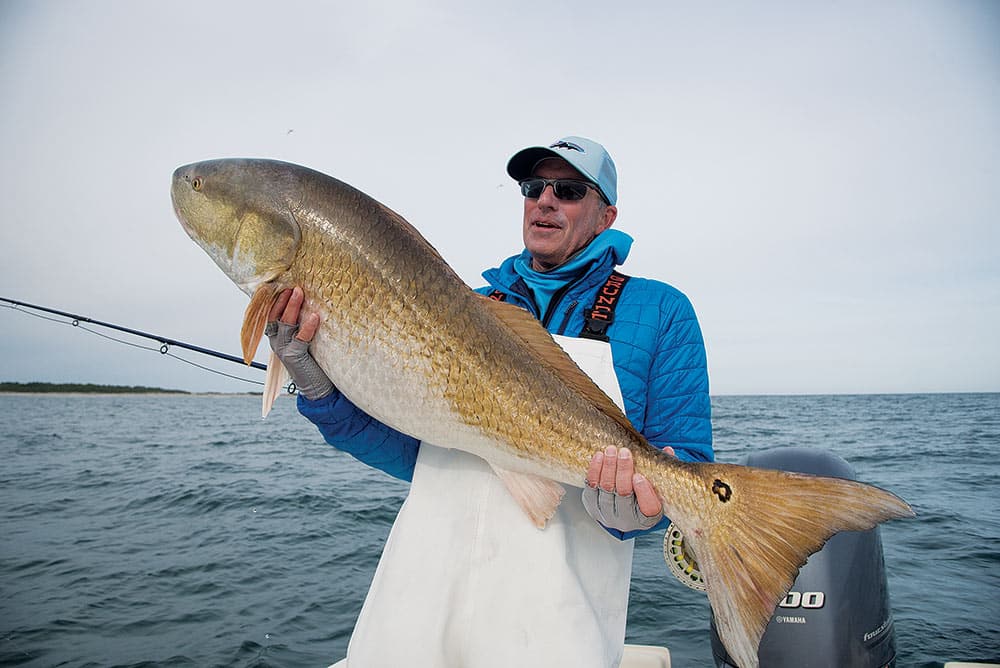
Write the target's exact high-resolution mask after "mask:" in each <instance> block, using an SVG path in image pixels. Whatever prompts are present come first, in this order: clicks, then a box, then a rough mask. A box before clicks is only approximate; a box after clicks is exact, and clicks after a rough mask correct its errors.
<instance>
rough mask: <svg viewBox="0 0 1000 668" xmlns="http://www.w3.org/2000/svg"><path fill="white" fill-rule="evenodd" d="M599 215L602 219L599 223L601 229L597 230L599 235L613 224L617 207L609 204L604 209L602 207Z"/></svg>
mask: <svg viewBox="0 0 1000 668" xmlns="http://www.w3.org/2000/svg"><path fill="white" fill-rule="evenodd" d="M601 215H602V217H603V219H602V221H601V229H600V230H598V234H600V233H601V232H603V231H604V230H606V229H608V228H609V227H611V225H612V224H614V222H615V218H617V217H618V207H616V206H613V205H611V204H609V205H607V206H606V207H604V211H602V212H601Z"/></svg>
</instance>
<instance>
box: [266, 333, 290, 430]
mask: <svg viewBox="0 0 1000 668" xmlns="http://www.w3.org/2000/svg"><path fill="white" fill-rule="evenodd" d="M287 381H288V370H287V369H285V365H284V364H282V363H281V360H280V359H278V356H277V355H276V354H275V353H274V351H273V350H272V351H271V357H270V359H268V361H267V376H266V377H265V378H264V395H263V400H264V401H263V404H262V406H261V409H260V416H261V417H262V418H266V417H267V414H268V413H270V412H271V407H272V406H274V400H275V399H277V398H278V395H279V394H280V393H281V388H282V387H284V385H285V383H286V382H287Z"/></svg>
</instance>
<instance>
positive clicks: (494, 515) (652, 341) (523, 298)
mask: <svg viewBox="0 0 1000 668" xmlns="http://www.w3.org/2000/svg"><path fill="white" fill-rule="evenodd" d="M507 171H508V173H509V174H510V176H511V177H513V178H514V179H515V180H516V181H518V183H519V184H520V185H521V192H522V194H523V195H524V216H523V230H522V232H523V238H524V246H525V250H524V252H522V253H521V254H520V255H518V256H514V257H511V258H508V259H507V260H506V261H504V262H503V263H502V264H501V265H500V267H498V268H496V269H491V270H489V271H487V272H485V273H484V274H483V276H484V277H485V278H486V279H487V281H488V282H489V286H488V287H485V288H482V289H480V292H481V293H482V294H484V295H487V296H489V297H490V298H493V299H498V300H502V301H507V302H509V303H511V304H514V305H516V306H519V307H522V308H525V309H527V310H529V311H530V312H531V313H533V314H534V315H535V316H536V317H537V318H538V319H539V320H540V321H541V323H542V324H543V326H545V327H546V329H548V330H549V332H550V333H552V334H553V335H554V336H555V337H556V339H557V341H558V342H559V343H560V345H562V346H563V348H564V349H565V350H566V351H567V353H568V354H570V355H571V356H572V357H573V358H574V360H576V361H577V363H578V364H579V365H580V366H581V368H582V369H583V370H584V371H586V372H587V373H588V374H589V375H590V376H591V377H592V378H593V379H594V381H595V382H596V383H597V384H598V385H599V386H601V388H602V389H604V391H605V392H606V393H607V394H608V395H609V396H610V397H611V398H612V399H613V400H615V401H616V402H617V403H618V404H619V406H621V407H622V408H623V409H624V410H625V412H626V414H627V416H628V418H629V420H630V421H631V422H632V423H633V425H634V426H635V427H636V428H637V429H638V430H639V431H640V432H642V434H643V435H644V436H645V437H646V438H647V440H648V441H649V442H650V443H651V444H652V445H654V446H656V447H659V448H661V449H664V450H665V451H667V452H669V453H671V454H674V455H675V456H677V457H680V458H681V459H684V460H688V461H708V460H711V458H712V446H711V425H710V405H709V396H708V376H707V371H706V362H705V350H704V344H703V342H702V337H701V331H700V329H699V327H698V322H697V319H696V317H695V314H694V310H693V309H692V307H691V305H690V303H689V302H688V300H687V298H686V297H684V295H683V294H681V293H680V292H678V291H677V290H675V289H674V288H672V287H670V286H668V285H666V284H664V283H660V282H657V281H652V280H647V279H641V278H629V277H626V276H624V275H622V274H619V273H617V272H615V271H614V268H615V266H616V265H619V264H621V263H622V262H624V261H625V258H626V257H627V255H628V251H629V249H630V247H631V243H632V239H631V238H630V237H629V236H628V235H625V234H623V233H621V232H618V231H617V230H612V229H610V228H611V226H612V224H613V223H614V222H615V220H616V218H617V215H618V210H617V207H616V201H617V172H616V169H615V165H614V162H613V161H612V160H611V157H610V156H609V155H608V153H607V151H606V150H605V149H604V147H603V146H601V145H600V144H598V143H596V142H593V141H591V140H589V139H585V138H582V137H566V138H564V139H561V140H559V141H557V142H555V143H554V144H552V145H551V146H548V147H543V146H535V147H530V148H526V149H524V150H522V151H519V152H518V153H516V154H515V155H514V156H513V157H512V158H511V159H510V161H509V163H508V165H507ZM302 298H303V297H302V293H301V291H300V290H299V289H297V288H296V289H295V290H294V291H292V292H290V293H285V294H284V295H283V296H282V298H281V299H279V301H278V303H277V304H276V305H275V308H274V309H272V312H271V317H270V320H271V321H272V323H271V324H270V325H269V327H268V335H269V339H270V340H271V345H272V348H274V350H275V351H276V352H277V354H278V356H279V357H280V358H281V359H282V361H283V362H284V364H285V366H286V368H288V370H289V372H290V374H291V375H292V378H293V380H294V381H295V382H296V384H297V385H298V387H299V390H300V397H299V410H300V411H301V412H302V413H303V415H305V416H306V417H308V418H309V419H310V420H311V421H313V422H314V423H315V424H316V425H317V426H318V427H319V429H320V432H321V433H322V434H323V436H324V438H325V439H326V440H327V441H328V442H329V443H330V444H332V445H334V446H336V447H338V448H341V449H343V450H346V451H348V452H350V453H351V454H353V455H354V456H356V457H357V458H358V459H360V460H362V461H364V462H366V463H368V464H370V465H372V466H376V467H378V468H380V469H382V470H384V471H386V472H388V473H390V474H392V475H394V476H397V477H399V478H402V479H405V480H411V481H412V485H411V488H410V493H409V495H408V497H407V499H406V502H405V503H404V504H403V507H402V508H401V509H400V512H399V515H398V516H397V519H396V522H395V523H394V525H393V528H392V532H391V533H390V535H389V538H388V540H387V542H386V545H385V549H384V550H383V554H382V558H381V560H380V562H379V566H378V569H377V570H376V573H375V577H374V579H373V582H372V585H371V588H370V590H369V593H368V597H367V598H366V601H365V605H364V607H363V609H362V611H361V614H360V616H359V618H358V623H357V625H356V627H355V630H354V634H353V635H352V638H351V643H350V647H349V648H348V665H349V666H363V667H365V668H370V667H372V666H402V665H406V666H428V667H431V666H434V667H440V666H471V667H474V668H477V667H484V666H508V665H520V666H554V665H573V666H594V667H595V668H597V667H603V668H607V667H609V666H617V665H618V663H619V661H620V659H621V653H622V647H623V643H624V633H625V616H626V609H627V602H628V586H629V579H630V576H631V559H632V541H630V540H627V539H629V538H632V537H633V536H635V535H637V534H638V533H641V532H644V531H650V530H653V529H655V528H657V527H659V526H661V525H664V524H665V523H666V518H663V512H662V505H661V503H660V499H659V498H658V496H657V494H656V492H655V490H653V488H652V486H651V485H650V484H649V482H648V481H646V479H645V478H644V477H642V476H641V475H638V474H635V472H634V466H633V462H632V458H631V453H629V452H628V450H626V449H622V450H621V451H617V450H616V449H615V448H610V447H609V448H607V449H605V450H601V449H600V444H594V445H595V450H596V452H595V454H594V457H593V459H592V460H591V464H590V467H589V468H588V470H587V472H586V484H584V489H583V493H582V495H581V496H576V495H572V494H568V495H567V496H566V497H565V498H564V500H563V502H562V504H561V505H560V507H559V510H558V511H557V513H556V515H555V516H554V517H553V518H552V520H551V521H550V522H549V525H548V526H547V527H546V528H545V529H544V530H538V529H536V528H535V527H534V526H533V525H531V523H530V522H529V521H528V520H527V518H526V517H525V516H524V515H523V513H522V511H521V509H520V508H519V507H518V506H517V504H516V503H515V502H514V501H513V500H512V499H511V497H510V495H509V494H508V493H507V491H506V489H505V488H504V486H503V485H502V483H500V482H499V480H498V479H497V477H496V475H494V474H493V472H492V471H491V470H490V469H489V467H488V466H487V465H486V464H485V462H483V461H482V460H480V459H479V458H477V457H474V456H472V455H469V454H466V453H464V452H461V451H457V450H446V449H443V448H438V447H434V446H433V445H432V444H422V443H420V442H418V441H416V439H413V438H411V437H409V436H406V435H404V434H401V433H399V432H396V431H394V430H392V429H391V428H389V427H387V426H386V425H384V424H381V423H379V422H377V421H376V420H374V419H373V418H371V417H370V416H368V415H366V414H364V413H363V412H361V411H360V410H359V409H358V408H357V407H355V406H353V405H352V404H351V403H350V402H349V401H348V400H347V399H346V398H345V397H343V396H342V395H341V394H340V393H339V392H338V391H337V390H336V388H335V387H333V385H332V383H331V382H330V380H329V379H328V378H327V377H326V376H325V374H324V373H323V372H322V371H321V370H320V369H319V367H318V365H316V363H315V362H314V361H313V360H312V358H311V357H310V356H309V354H308V341H310V340H311V339H312V336H313V334H314V333H315V331H316V327H317V326H318V317H317V316H315V315H314V316H311V317H309V318H306V319H305V320H304V321H303V322H302V323H301V327H299V326H298V325H297V323H298V319H299V310H300V308H301V305H302ZM273 321H279V322H273ZM583 475H584V472H582V471H581V477H583ZM583 482H584V481H583V480H582V479H581V483H583ZM595 520H596V521H595Z"/></svg>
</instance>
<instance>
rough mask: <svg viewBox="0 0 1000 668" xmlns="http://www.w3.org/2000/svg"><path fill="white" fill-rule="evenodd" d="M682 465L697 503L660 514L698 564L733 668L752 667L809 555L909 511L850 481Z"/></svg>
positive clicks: (910, 513)
mask: <svg viewBox="0 0 1000 668" xmlns="http://www.w3.org/2000/svg"><path fill="white" fill-rule="evenodd" d="M689 466H690V467H691V469H690V470H691V471H692V472H693V473H694V476H693V478H694V479H696V480H697V481H698V485H699V487H701V490H700V491H699V493H698V494H697V495H696V496H697V497H698V499H699V500H697V501H696V502H695V506H694V507H692V506H691V505H689V504H688V503H683V504H682V503H680V502H679V501H678V502H676V504H675V503H673V502H671V501H669V500H667V503H666V505H667V506H668V509H667V510H668V513H667V514H668V515H670V517H671V519H672V520H673V522H674V523H675V524H676V525H677V526H678V527H679V528H680V529H681V531H682V532H683V533H684V543H685V546H686V547H687V548H688V549H690V551H691V553H692V554H693V555H694V558H695V559H696V560H697V562H698V568H699V569H700V570H701V573H702V575H703V577H704V580H705V585H706V588H707V590H708V597H709V601H710V603H711V605H712V610H713V612H714V614H715V622H716V627H717V629H718V631H719V637H720V639H721V640H722V642H723V645H725V647H726V650H727V651H728V652H729V654H730V656H732V658H733V659H734V660H735V661H736V663H737V665H739V666H740V668H757V666H758V659H757V649H758V645H759V644H760V639H761V636H763V634H764V630H765V628H766V627H767V624H768V621H769V620H770V618H771V615H772V614H773V611H774V608H775V606H776V605H777V604H778V602H780V601H781V599H782V598H783V597H784V596H785V594H787V593H788V590H789V589H790V588H791V586H792V584H793V583H794V582H795V578H796V576H797V575H798V572H799V569H800V568H801V567H802V565H803V564H804V563H805V562H806V559H807V558H808V557H809V555H811V554H813V553H814V552H817V551H818V550H820V549H821V548H822V547H823V544H824V543H826V541H827V540H828V539H829V538H830V537H831V536H832V535H833V534H835V533H837V532H838V531H865V530H868V529H871V528H872V527H874V526H875V525H877V524H878V523H880V522H883V521H885V520H888V519H893V518H900V517H912V516H913V514H914V513H913V510H912V509H911V508H910V506H908V505H907V504H906V503H905V502H904V501H903V500H901V499H900V498H898V497H896V496H895V495H893V494H891V493H890V492H886V491H884V490H881V489H879V488H877V487H873V486H871V485H866V484H864V483H860V482H855V481H852V480H844V479H840V478H826V477H819V476H812V475H806V474H800V473H789V472H785V471H773V470H768V469H757V468H750V467H745V466H734V465H728V464H691V465H689ZM698 506H700V507H698ZM685 511H686V512H685ZM665 556H666V557H668V558H669V555H665Z"/></svg>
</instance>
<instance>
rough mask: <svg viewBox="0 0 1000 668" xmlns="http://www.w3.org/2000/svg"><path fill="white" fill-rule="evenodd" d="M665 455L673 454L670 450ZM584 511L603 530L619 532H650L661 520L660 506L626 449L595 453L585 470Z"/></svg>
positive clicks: (661, 509)
mask: <svg viewBox="0 0 1000 668" xmlns="http://www.w3.org/2000/svg"><path fill="white" fill-rule="evenodd" d="M664 451H665V452H667V453H668V454H670V455H673V454H674V451H673V448H665V449H664ZM583 507H584V508H586V510H587V512H588V513H590V516H591V517H593V518H594V519H595V520H597V521H598V522H599V523H600V524H602V525H603V526H606V527H607V528H609V529H617V530H619V531H640V530H643V529H651V528H653V527H654V526H656V524H657V523H658V522H659V521H660V519H661V518H662V517H663V504H662V503H661V502H660V497H659V496H658V495H657V494H656V490H655V489H653V485H651V484H650V482H649V480H647V479H646V477H645V476H644V475H642V474H640V473H636V472H635V462H634V461H633V460H632V453H631V452H630V451H629V450H628V448H622V449H621V450H619V449H617V448H615V447H612V446H609V447H608V448H607V449H606V450H605V451H604V452H597V453H596V454H595V455H594V456H593V458H591V460H590V467H589V468H588V469H587V485H586V487H584V488H583Z"/></svg>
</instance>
